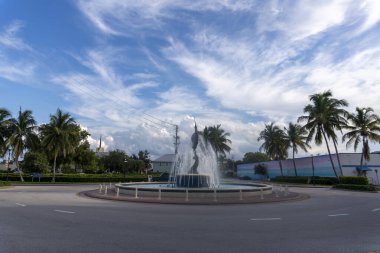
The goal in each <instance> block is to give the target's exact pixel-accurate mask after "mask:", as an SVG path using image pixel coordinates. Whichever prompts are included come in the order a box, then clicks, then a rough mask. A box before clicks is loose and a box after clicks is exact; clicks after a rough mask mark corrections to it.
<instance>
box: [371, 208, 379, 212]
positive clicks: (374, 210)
mask: <svg viewBox="0 0 380 253" xmlns="http://www.w3.org/2000/svg"><path fill="white" fill-rule="evenodd" d="M377 211H380V208H375V209H372V212H377Z"/></svg>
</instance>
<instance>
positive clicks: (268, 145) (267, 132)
mask: <svg viewBox="0 0 380 253" xmlns="http://www.w3.org/2000/svg"><path fill="white" fill-rule="evenodd" d="M257 140H258V141H261V140H263V141H264V143H263V144H262V145H261V146H260V151H261V150H264V151H265V153H266V154H267V155H268V156H269V157H270V158H271V159H272V160H279V163H280V170H281V176H283V171H282V164H281V160H283V159H286V158H287V157H288V153H287V147H288V146H287V141H286V135H285V132H284V131H283V130H281V129H280V128H279V127H278V126H275V125H274V122H272V123H270V124H269V125H265V129H264V130H263V131H261V132H260V135H259V138H257Z"/></svg>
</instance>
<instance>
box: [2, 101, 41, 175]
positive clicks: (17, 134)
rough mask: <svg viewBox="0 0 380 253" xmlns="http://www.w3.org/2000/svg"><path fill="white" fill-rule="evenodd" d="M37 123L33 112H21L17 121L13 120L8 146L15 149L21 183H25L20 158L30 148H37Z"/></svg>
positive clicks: (14, 153)
mask: <svg viewBox="0 0 380 253" xmlns="http://www.w3.org/2000/svg"><path fill="white" fill-rule="evenodd" d="M36 124H37V123H36V121H35V120H34V118H33V115H32V111H29V110H26V111H23V112H22V111H21V109H20V111H19V115H18V118H17V119H12V120H11V132H12V133H11V135H10V137H9V139H8V144H9V145H10V146H11V147H12V149H13V155H14V161H15V163H16V166H17V168H18V171H19V174H20V180H21V182H24V178H23V177H22V170H21V168H20V164H19V158H20V156H22V155H23V154H24V151H25V150H26V149H28V148H33V147H35V146H36V145H37V144H38V142H39V139H38V136H37V134H36V133H35V130H36V128H37V126H36Z"/></svg>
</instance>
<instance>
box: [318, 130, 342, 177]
mask: <svg viewBox="0 0 380 253" xmlns="http://www.w3.org/2000/svg"><path fill="white" fill-rule="evenodd" d="M322 134H323V138H324V139H325V142H326V147H327V151H328V152H329V157H330V162H331V166H332V168H333V170H334V174H335V176H336V178H337V179H338V182H340V180H339V177H338V174H337V173H336V170H335V166H334V162H333V159H332V156H331V152H330V147H329V143H328V142H327V137H326V134H325V131H324V130H323V128H322Z"/></svg>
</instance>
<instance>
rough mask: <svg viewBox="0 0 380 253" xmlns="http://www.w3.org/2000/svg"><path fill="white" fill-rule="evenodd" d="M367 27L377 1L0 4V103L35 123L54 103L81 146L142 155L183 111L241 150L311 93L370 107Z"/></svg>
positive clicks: (379, 53)
mask: <svg viewBox="0 0 380 253" xmlns="http://www.w3.org/2000/svg"><path fill="white" fill-rule="evenodd" d="M379 21H380V2H379V1H376V0H372V1H371V0H367V1H355V0H352V1H349V0H328V1H327V0H326V1H311V0H310V1H306V0H304V1H293V0H292V1H248V0H246V1H244V0H242V1H229V0H224V1H216V0H195V1H175V0H156V1H154V0H149V1H148V0H140V1H129V0H125V1H122V0H108V1H100V0H98V1H91V0H87V1H85V0H78V1H74V0H67V1H49V0H34V1H28V0H12V1H6V0H0V101H1V104H0V106H1V107H6V108H8V109H9V110H11V111H12V112H13V113H14V114H15V113H16V112H17V111H18V109H19V107H20V106H21V107H22V108H23V109H30V110H32V111H33V113H34V115H35V118H36V120H37V121H38V123H45V122H47V121H48V118H49V114H51V113H54V112H55V111H56V109H57V108H61V109H63V110H64V111H67V112H70V113H71V114H72V115H73V116H74V117H75V119H76V120H77V121H78V122H79V123H80V124H81V125H82V126H83V127H84V128H86V129H87V130H88V131H89V132H90V133H91V134H92V137H91V138H90V142H91V143H92V145H93V146H95V145H96V142H97V140H98V139H99V136H100V135H102V136H103V139H104V145H105V146H106V147H107V149H115V148H120V149H124V150H126V151H127V152H128V153H135V152H137V151H138V150H140V149H148V150H149V151H150V152H151V153H152V155H153V156H158V155H160V154H164V153H170V152H172V150H173V145H172V142H173V139H172V135H173V134H174V128H173V126H172V125H171V124H178V125H179V129H180V136H181V138H182V140H186V139H187V138H188V136H189V135H190V134H191V130H192V124H193V119H194V118H195V119H196V120H197V122H198V124H199V125H200V126H201V127H203V126H206V125H208V126H209V125H216V124H221V125H222V127H223V128H224V129H225V130H227V131H228V132H230V133H231V140H232V142H233V143H232V148H233V150H232V153H231V155H232V156H233V158H240V157H241V156H242V155H243V154H244V153H245V152H248V151H257V149H258V147H259V145H260V144H259V143H258V142H257V141H256V140H257V136H258V133H259V132H260V131H261V130H262V129H263V127H264V124H265V123H268V122H270V121H275V122H277V123H278V124H280V125H286V124H287V122H289V121H294V120H295V119H296V118H297V117H298V116H299V115H301V114H302V109H303V107H304V106H305V105H306V104H307V103H308V95H310V94H313V93H317V92H322V91H325V90H328V89H331V90H332V91H333V94H334V96H335V97H337V98H342V99H347V100H348V102H349V103H350V107H349V109H350V110H351V111H353V110H354V108H355V107H356V106H371V107H373V108H374V109H375V112H377V113H380V104H379V102H378V101H379V98H380V96H379V95H380V71H379V70H380V36H378V35H379V34H380V25H379ZM165 122H168V123H170V124H168V123H165ZM373 148H375V149H376V148H377V147H376V146H373ZM340 150H341V151H346V149H345V146H344V145H343V144H342V145H340ZM349 151H352V150H349ZM311 153H313V154H317V153H325V148H324V146H321V147H315V146H314V147H313V149H312V150H311ZM300 155H304V154H300Z"/></svg>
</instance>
